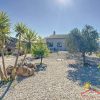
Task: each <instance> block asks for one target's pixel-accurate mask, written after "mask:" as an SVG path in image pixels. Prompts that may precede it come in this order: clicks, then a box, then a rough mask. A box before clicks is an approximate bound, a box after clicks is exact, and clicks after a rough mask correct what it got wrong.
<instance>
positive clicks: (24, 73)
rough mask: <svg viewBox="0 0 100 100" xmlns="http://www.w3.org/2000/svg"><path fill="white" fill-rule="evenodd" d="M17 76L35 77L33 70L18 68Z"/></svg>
mask: <svg viewBox="0 0 100 100" xmlns="http://www.w3.org/2000/svg"><path fill="white" fill-rule="evenodd" d="M16 75H18V76H26V77H28V76H32V75H34V70H33V69H31V68H27V67H25V66H24V67H17V69H16Z"/></svg>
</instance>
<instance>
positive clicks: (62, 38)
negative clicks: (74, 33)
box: [46, 32, 67, 51]
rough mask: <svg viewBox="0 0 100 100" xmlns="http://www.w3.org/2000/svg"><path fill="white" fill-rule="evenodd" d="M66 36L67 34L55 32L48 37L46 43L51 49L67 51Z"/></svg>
mask: <svg viewBox="0 0 100 100" xmlns="http://www.w3.org/2000/svg"><path fill="white" fill-rule="evenodd" d="M66 38H67V35H64V34H55V32H54V33H53V35H50V36H49V37H47V38H46V43H47V45H48V48H49V49H50V50H51V51H65V50H67V48H66Z"/></svg>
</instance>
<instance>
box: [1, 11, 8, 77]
mask: <svg viewBox="0 0 100 100" xmlns="http://www.w3.org/2000/svg"><path fill="white" fill-rule="evenodd" d="M9 34H10V22H9V18H8V16H7V14H6V13H5V12H0V43H1V54H2V65H3V71H4V76H5V78H7V73H6V69H5V59H4V49H5V41H6V39H7V37H8V36H9Z"/></svg>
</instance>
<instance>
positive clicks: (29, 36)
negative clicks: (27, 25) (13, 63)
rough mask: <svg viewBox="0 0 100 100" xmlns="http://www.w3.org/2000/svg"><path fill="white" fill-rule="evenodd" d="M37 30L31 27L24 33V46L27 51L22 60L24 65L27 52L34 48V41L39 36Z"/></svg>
mask: <svg viewBox="0 0 100 100" xmlns="http://www.w3.org/2000/svg"><path fill="white" fill-rule="evenodd" d="M36 35H37V34H36V32H35V31H32V30H31V29H27V31H26V33H25V34H23V35H22V37H23V41H24V43H23V48H24V51H25V55H24V58H23V60H22V65H23V63H24V61H25V58H26V56H27V53H31V50H32V44H34V42H36V39H37V36H36Z"/></svg>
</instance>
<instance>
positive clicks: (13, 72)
mask: <svg viewBox="0 0 100 100" xmlns="http://www.w3.org/2000/svg"><path fill="white" fill-rule="evenodd" d="M20 42H21V35H20V36H19V45H18V54H17V57H16V60H15V65H14V69H13V71H12V74H11V78H12V79H13V80H15V76H16V71H15V70H16V67H17V62H18V57H19V53H20V46H21V43H20Z"/></svg>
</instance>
